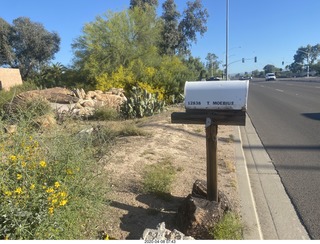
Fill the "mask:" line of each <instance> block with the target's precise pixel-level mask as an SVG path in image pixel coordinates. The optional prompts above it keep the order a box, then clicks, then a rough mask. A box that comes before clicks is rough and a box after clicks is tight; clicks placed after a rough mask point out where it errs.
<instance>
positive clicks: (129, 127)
mask: <svg viewBox="0 0 320 244" xmlns="http://www.w3.org/2000/svg"><path fill="white" fill-rule="evenodd" d="M147 135H149V133H148V132H146V131H144V130H143V129H141V128H139V127H137V126H136V124H134V123H124V126H123V127H121V128H119V130H118V131H117V136H147Z"/></svg>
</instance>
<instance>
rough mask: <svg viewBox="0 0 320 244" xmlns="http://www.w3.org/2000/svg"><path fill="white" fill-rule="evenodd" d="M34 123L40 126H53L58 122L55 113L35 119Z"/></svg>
mask: <svg viewBox="0 0 320 244" xmlns="http://www.w3.org/2000/svg"><path fill="white" fill-rule="evenodd" d="M33 122H34V125H35V126H36V127H38V128H46V129H48V128H51V127H53V126H54V125H56V124H57V122H56V119H55V118H54V115H53V114H46V115H43V116H40V117H38V118H36V119H34V120H33Z"/></svg>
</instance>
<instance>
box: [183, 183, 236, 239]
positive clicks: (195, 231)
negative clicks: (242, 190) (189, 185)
mask: <svg viewBox="0 0 320 244" xmlns="http://www.w3.org/2000/svg"><path fill="white" fill-rule="evenodd" d="M206 197H207V190H206V183H205V182H203V181H199V180H197V181H196V182H195V183H194V185H193V190H192V194H190V195H189V196H188V197H187V198H186V199H185V200H184V202H183V203H182V205H181V206H180V208H179V210H178V213H177V224H178V226H179V230H180V231H182V232H183V233H185V234H186V235H189V236H193V237H194V238H196V239H212V236H211V235H210V231H211V230H212V229H213V228H214V226H215V225H216V224H217V223H218V222H219V221H220V219H221V218H222V217H223V216H224V214H225V213H226V212H227V211H229V210H231V205H230V202H229V201H228V199H227V197H226V195H225V194H224V193H222V192H220V191H219V195H218V202H216V201H209V200H207V199H206Z"/></svg>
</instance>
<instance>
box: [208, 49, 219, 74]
mask: <svg viewBox="0 0 320 244" xmlns="http://www.w3.org/2000/svg"><path fill="white" fill-rule="evenodd" d="M217 59H218V57H217V55H215V54H214V53H208V54H207V57H206V60H207V64H206V68H207V70H208V73H209V74H210V76H211V77H212V76H213V75H214V74H216V73H218V69H219V62H218V61H217Z"/></svg>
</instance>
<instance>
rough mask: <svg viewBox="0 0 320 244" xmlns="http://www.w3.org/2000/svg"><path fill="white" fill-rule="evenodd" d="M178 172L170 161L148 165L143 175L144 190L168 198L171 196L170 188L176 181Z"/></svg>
mask: <svg viewBox="0 0 320 244" xmlns="http://www.w3.org/2000/svg"><path fill="white" fill-rule="evenodd" d="M175 176H176V170H175V168H174V167H173V166H172V164H171V162H170V161H168V160H162V161H160V162H158V163H156V164H153V165H148V166H147V167H146V168H145V171H144V175H143V190H144V192H146V193H151V194H155V195H157V196H159V197H162V198H166V197H167V196H168V195H170V190H171V189H170V188H171V185H172V183H173V181H174V179H175Z"/></svg>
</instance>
